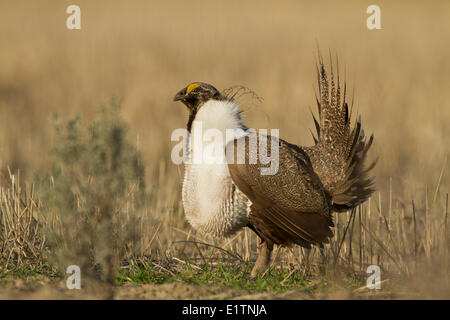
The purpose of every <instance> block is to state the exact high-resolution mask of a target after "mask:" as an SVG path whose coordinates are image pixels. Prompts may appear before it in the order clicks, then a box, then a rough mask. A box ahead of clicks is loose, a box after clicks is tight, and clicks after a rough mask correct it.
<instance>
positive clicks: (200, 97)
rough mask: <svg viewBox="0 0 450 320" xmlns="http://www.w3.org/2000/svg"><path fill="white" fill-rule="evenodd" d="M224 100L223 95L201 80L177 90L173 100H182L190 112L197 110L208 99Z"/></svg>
mask: <svg viewBox="0 0 450 320" xmlns="http://www.w3.org/2000/svg"><path fill="white" fill-rule="evenodd" d="M211 99H213V100H225V97H224V96H223V95H222V94H221V93H220V92H219V90H217V89H216V88H214V87H213V86H212V85H210V84H207V83H203V82H193V83H191V84H190V85H188V86H187V87H185V88H183V89H181V90H180V91H178V93H177V94H176V95H175V97H174V98H173V101H181V102H183V103H184V104H185V105H186V106H187V107H188V109H189V110H190V111H191V112H194V113H195V112H197V110H198V109H199V108H200V107H201V106H202V105H203V104H204V103H205V102H207V101H208V100H211Z"/></svg>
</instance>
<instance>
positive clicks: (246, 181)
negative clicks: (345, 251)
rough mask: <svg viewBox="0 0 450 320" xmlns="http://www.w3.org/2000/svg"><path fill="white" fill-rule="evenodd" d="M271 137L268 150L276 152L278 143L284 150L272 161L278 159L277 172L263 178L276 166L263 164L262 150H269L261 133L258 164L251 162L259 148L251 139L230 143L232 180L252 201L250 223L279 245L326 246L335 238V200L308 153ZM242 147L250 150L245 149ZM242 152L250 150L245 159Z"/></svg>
mask: <svg viewBox="0 0 450 320" xmlns="http://www.w3.org/2000/svg"><path fill="white" fill-rule="evenodd" d="M255 137H256V138H255ZM267 137H268V139H267V141H263V145H264V144H266V146H267V150H271V146H272V144H278V146H279V156H278V157H276V156H274V157H273V159H272V160H273V161H278V171H277V172H276V173H275V174H268V175H263V174H261V169H262V168H267V167H269V166H270V164H267V163H266V164H263V163H262V162H261V160H260V159H261V158H260V156H261V151H263V152H264V150H263V149H264V148H261V143H260V140H261V136H260V135H257V134H254V135H253V138H254V139H256V141H257V145H258V146H259V148H258V149H259V154H257V157H256V159H257V160H256V163H251V162H252V161H251V159H252V157H251V155H252V152H255V148H252V147H250V146H249V144H251V143H252V142H251V141H252V139H251V136H250V135H248V136H244V137H241V138H239V139H235V140H233V141H232V142H230V143H229V144H228V145H227V157H228V158H227V159H228V168H229V171H230V175H231V178H232V179H233V182H234V183H235V184H236V186H237V187H238V188H239V189H240V190H241V191H242V192H243V193H244V194H245V195H246V196H247V197H248V198H249V199H250V200H251V201H252V206H251V213H250V217H249V220H250V223H251V224H252V225H253V226H254V227H255V228H256V230H257V231H258V233H259V234H260V235H261V236H262V237H263V238H266V239H268V240H271V241H273V242H275V243H277V244H287V245H288V244H292V243H297V244H299V245H302V246H304V247H310V244H311V243H315V244H319V245H320V244H322V243H323V242H327V239H328V237H330V236H332V235H333V234H332V232H331V230H330V227H331V226H333V222H332V219H331V216H330V211H329V208H330V197H329V195H327V193H326V191H325V190H324V188H323V186H322V184H321V182H320V180H319V178H318V176H317V175H316V174H315V173H314V171H313V169H312V166H311V163H310V160H309V157H308V155H307V154H306V153H305V152H304V151H303V150H302V149H301V148H299V147H297V146H295V145H291V144H289V143H287V142H285V141H283V140H281V139H277V138H275V137H270V136H267ZM253 143H255V140H253ZM242 146H245V149H244V150H242V148H243V147H242ZM238 147H239V148H238ZM239 152H244V154H245V159H243V158H242V157H241V158H239V156H238V154H239ZM270 156H272V154H271V155H270ZM277 158H278V159H277ZM239 160H240V161H239ZM242 160H245V161H242ZM253 160H255V158H253ZM253 162H254V161H253Z"/></svg>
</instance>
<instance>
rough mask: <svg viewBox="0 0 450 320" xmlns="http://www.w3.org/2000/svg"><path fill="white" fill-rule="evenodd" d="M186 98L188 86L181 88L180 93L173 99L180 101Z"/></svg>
mask: <svg viewBox="0 0 450 320" xmlns="http://www.w3.org/2000/svg"><path fill="white" fill-rule="evenodd" d="M185 98H186V88H184V89H181V90H180V91H178V93H177V94H176V95H175V97H173V101H180V100H184V99H185Z"/></svg>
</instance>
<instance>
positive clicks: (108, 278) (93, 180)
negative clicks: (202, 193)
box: [41, 102, 145, 294]
mask: <svg viewBox="0 0 450 320" xmlns="http://www.w3.org/2000/svg"><path fill="white" fill-rule="evenodd" d="M54 122H55V138H54V148H53V150H52V156H53V159H54V164H53V172H52V175H51V176H50V177H48V178H46V179H44V180H42V181H41V197H42V202H43V203H44V205H43V208H42V211H43V214H44V216H45V229H44V234H45V236H46V238H47V243H48V246H49V249H50V253H51V255H50V261H52V263H54V264H55V265H56V266H57V267H58V269H59V270H61V271H63V272H65V269H66V268H67V267H68V266H69V265H78V266H79V267H80V268H81V272H82V275H83V279H86V277H89V278H91V279H95V280H100V281H101V282H102V283H106V284H108V285H109V287H110V288H111V290H112V286H113V284H114V282H115V279H116V272H117V269H118V267H119V262H120V260H121V259H124V258H127V257H129V256H132V255H133V254H134V253H136V252H138V251H139V235H140V230H139V226H140V223H139V220H140V218H139V214H137V212H139V210H141V209H142V208H143V207H144V203H145V186H144V168H143V166H142V162H141V160H140V155H139V152H138V151H137V149H136V147H135V146H134V145H133V144H132V143H130V139H129V133H128V128H127V126H126V125H125V124H124V123H123V122H122V120H121V119H120V113H119V107H118V104H117V103H115V102H113V103H112V105H111V107H110V108H100V110H99V111H98V116H97V119H96V120H95V121H94V122H93V123H92V124H91V125H90V126H85V125H84V124H83V122H82V121H81V118H80V117H77V118H75V119H74V120H71V121H69V122H67V123H65V124H62V123H61V121H59V120H58V118H57V117H56V116H55V119H54ZM111 292H112V291H111ZM111 294H112V293H111Z"/></svg>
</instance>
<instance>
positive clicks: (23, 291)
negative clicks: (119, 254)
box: [0, 280, 421, 300]
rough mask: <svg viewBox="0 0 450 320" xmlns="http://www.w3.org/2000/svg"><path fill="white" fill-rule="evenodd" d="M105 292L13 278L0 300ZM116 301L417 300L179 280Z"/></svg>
mask: <svg viewBox="0 0 450 320" xmlns="http://www.w3.org/2000/svg"><path fill="white" fill-rule="evenodd" d="M104 297H105V293H104V291H102V290H99V289H97V290H94V291H93V290H89V291H88V290H84V289H83V288H82V289H80V290H68V289H67V288H66V287H65V283H64V281H61V282H51V283H49V282H48V281H45V280H43V281H33V282H31V283H30V282H26V281H24V280H13V281H11V282H9V283H7V284H5V285H3V286H2V287H1V288H0V299H12V300H16V299H27V300H28V299H30V300H35V299H39V300H40V299H44V300H46V299H52V300H53V299H56V300H60V299H63V300H66V299H69V300H70V299H77V300H84V299H103V298H104ZM114 299H117V300H128V299H132V300H143V299H150V300H152V299H157V300H166V299H167V300H172V299H175V300H180V299H188V300H190V299H192V300H197V299H198V300H206V299H218V300H223V299H230V300H234V299H236V300H266V299H267V300H270V299H287V300H289V299H293V300H315V299H421V297H419V296H417V295H414V294H411V293H396V294H394V293H387V292H367V290H354V291H349V290H345V289H342V290H337V291H335V292H333V293H320V294H312V293H310V292H308V290H306V289H304V288H301V289H294V290H290V291H286V292H282V293H276V292H262V293H252V292H248V291H245V290H235V289H230V288H223V287H217V286H214V285H191V284H186V283H181V282H175V283H166V284H160V285H155V284H145V285H132V284H126V285H122V286H119V287H117V288H116V289H115V297H114Z"/></svg>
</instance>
